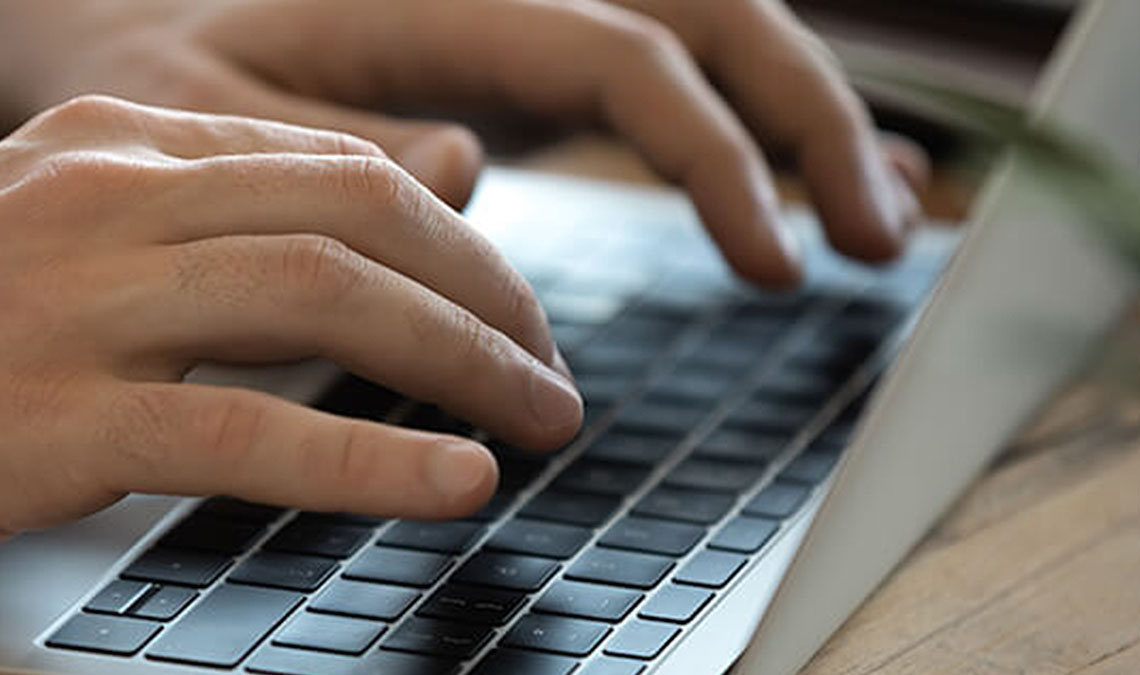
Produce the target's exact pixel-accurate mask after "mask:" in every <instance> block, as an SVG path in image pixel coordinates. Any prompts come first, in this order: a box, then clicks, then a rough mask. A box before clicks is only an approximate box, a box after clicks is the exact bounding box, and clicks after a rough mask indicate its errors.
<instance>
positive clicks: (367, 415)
mask: <svg viewBox="0 0 1140 675" xmlns="http://www.w3.org/2000/svg"><path fill="white" fill-rule="evenodd" d="M404 400H405V399H404V397H402V396H400V395H399V394H397V393H396V392H394V391H392V390H390V389H386V388H384V387H381V386H380V385H378V384H373V383H372V382H369V381H368V380H365V379H363V378H360V377H356V376H355V375H345V376H343V377H341V378H340V379H339V380H337V382H336V383H334V384H333V386H332V387H330V388H329V390H328V391H326V392H325V393H324V394H322V395H321V397H320V400H318V401H317V405H316V407H317V408H318V409H320V410H324V411H325V412H331V413H334V414H336V415H341V416H343V417H356V418H359V419H366V420H372V421H374V422H383V421H386V420H387V419H388V415H389V414H390V413H391V412H392V410H393V409H394V408H395V407H396V406H397V405H399V404H400V402H402V401H404Z"/></svg>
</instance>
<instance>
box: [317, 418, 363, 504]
mask: <svg viewBox="0 0 1140 675" xmlns="http://www.w3.org/2000/svg"><path fill="white" fill-rule="evenodd" d="M302 461H303V462H304V464H305V465H304V467H303V469H304V470H305V471H306V472H307V475H324V476H328V478H329V480H330V482H331V484H332V485H334V486H336V487H337V488H338V489H339V490H342V491H343V492H344V493H345V494H363V493H365V492H366V491H367V490H368V486H369V485H370V484H373V483H374V481H375V479H376V477H377V476H378V475H379V474H380V473H381V471H380V469H381V467H380V466H379V464H380V461H381V458H380V453H378V452H377V446H376V443H375V442H373V438H372V434H371V433H370V431H369V429H368V426H367V425H365V424H364V423H360V422H349V423H347V424H344V425H342V427H341V430H340V431H339V432H337V436H336V438H335V439H334V440H333V441H332V442H331V443H328V442H321V443H315V444H309V445H307V446H306V448H305V451H304V456H303V458H302Z"/></svg>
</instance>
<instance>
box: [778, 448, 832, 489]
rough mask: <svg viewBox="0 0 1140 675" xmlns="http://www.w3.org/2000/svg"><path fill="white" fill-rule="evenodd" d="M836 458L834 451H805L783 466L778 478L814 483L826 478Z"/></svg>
mask: <svg viewBox="0 0 1140 675" xmlns="http://www.w3.org/2000/svg"><path fill="white" fill-rule="evenodd" d="M838 459H839V458H838V457H837V456H836V455H835V454H834V453H824V452H812V451H808V452H805V453H803V454H802V455H800V456H799V457H796V458H795V459H793V460H792V461H791V462H790V463H789V464H788V465H787V466H785V467H784V470H783V471H781V472H780V480H787V481H794V482H796V483H806V484H808V485H815V484H816V483H819V482H821V481H823V479H824V478H827V475H828V474H829V473H831V468H832V467H833V466H835V462H836V460H838Z"/></svg>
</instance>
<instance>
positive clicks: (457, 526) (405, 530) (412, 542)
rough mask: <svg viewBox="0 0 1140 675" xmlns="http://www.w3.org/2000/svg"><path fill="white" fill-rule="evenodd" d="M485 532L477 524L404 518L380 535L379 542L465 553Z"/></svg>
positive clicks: (403, 546)
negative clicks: (422, 521) (428, 521)
mask: <svg viewBox="0 0 1140 675" xmlns="http://www.w3.org/2000/svg"><path fill="white" fill-rule="evenodd" d="M482 534H483V528H482V526H480V525H477V524H475V523H465V522H460V521H450V522H434V523H421V522H416V521H412V520H402V521H400V522H398V523H396V524H395V525H393V526H392V527H391V528H389V529H388V530H387V531H386V532H385V533H384V534H382V535H380V543H381V544H385V545H387V546H398V547H401V548H414V549H419V550H421V551H436V552H439V553H463V552H465V551H467V549H469V548H471V547H472V546H474V545H475V542H476V541H478V540H479V537H480V536H482Z"/></svg>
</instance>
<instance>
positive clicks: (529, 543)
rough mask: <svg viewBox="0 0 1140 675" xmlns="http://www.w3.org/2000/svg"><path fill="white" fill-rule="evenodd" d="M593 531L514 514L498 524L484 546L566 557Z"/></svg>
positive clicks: (547, 556) (501, 549)
mask: <svg viewBox="0 0 1140 675" xmlns="http://www.w3.org/2000/svg"><path fill="white" fill-rule="evenodd" d="M591 536H593V533H592V532H591V531H590V530H587V529H585V528H581V527H573V526H571V525H556V524H554V523H543V522H539V521H537V520H525V519H523V518H516V519H514V520H512V521H510V522H508V523H506V524H504V525H503V526H502V527H500V528H499V530H498V531H497V532H495V534H494V535H493V536H492V537H491V539H490V540H489V541H488V542H487V548H489V549H497V550H500V551H510V552H512V553H523V554H527V555H537V556H542V557H544V558H555V559H557V560H565V559H566V558H569V557H570V556H572V555H574V554H575V553H577V552H578V549H580V548H582V547H583V546H585V545H586V542H587V541H589V540H590V537H591Z"/></svg>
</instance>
